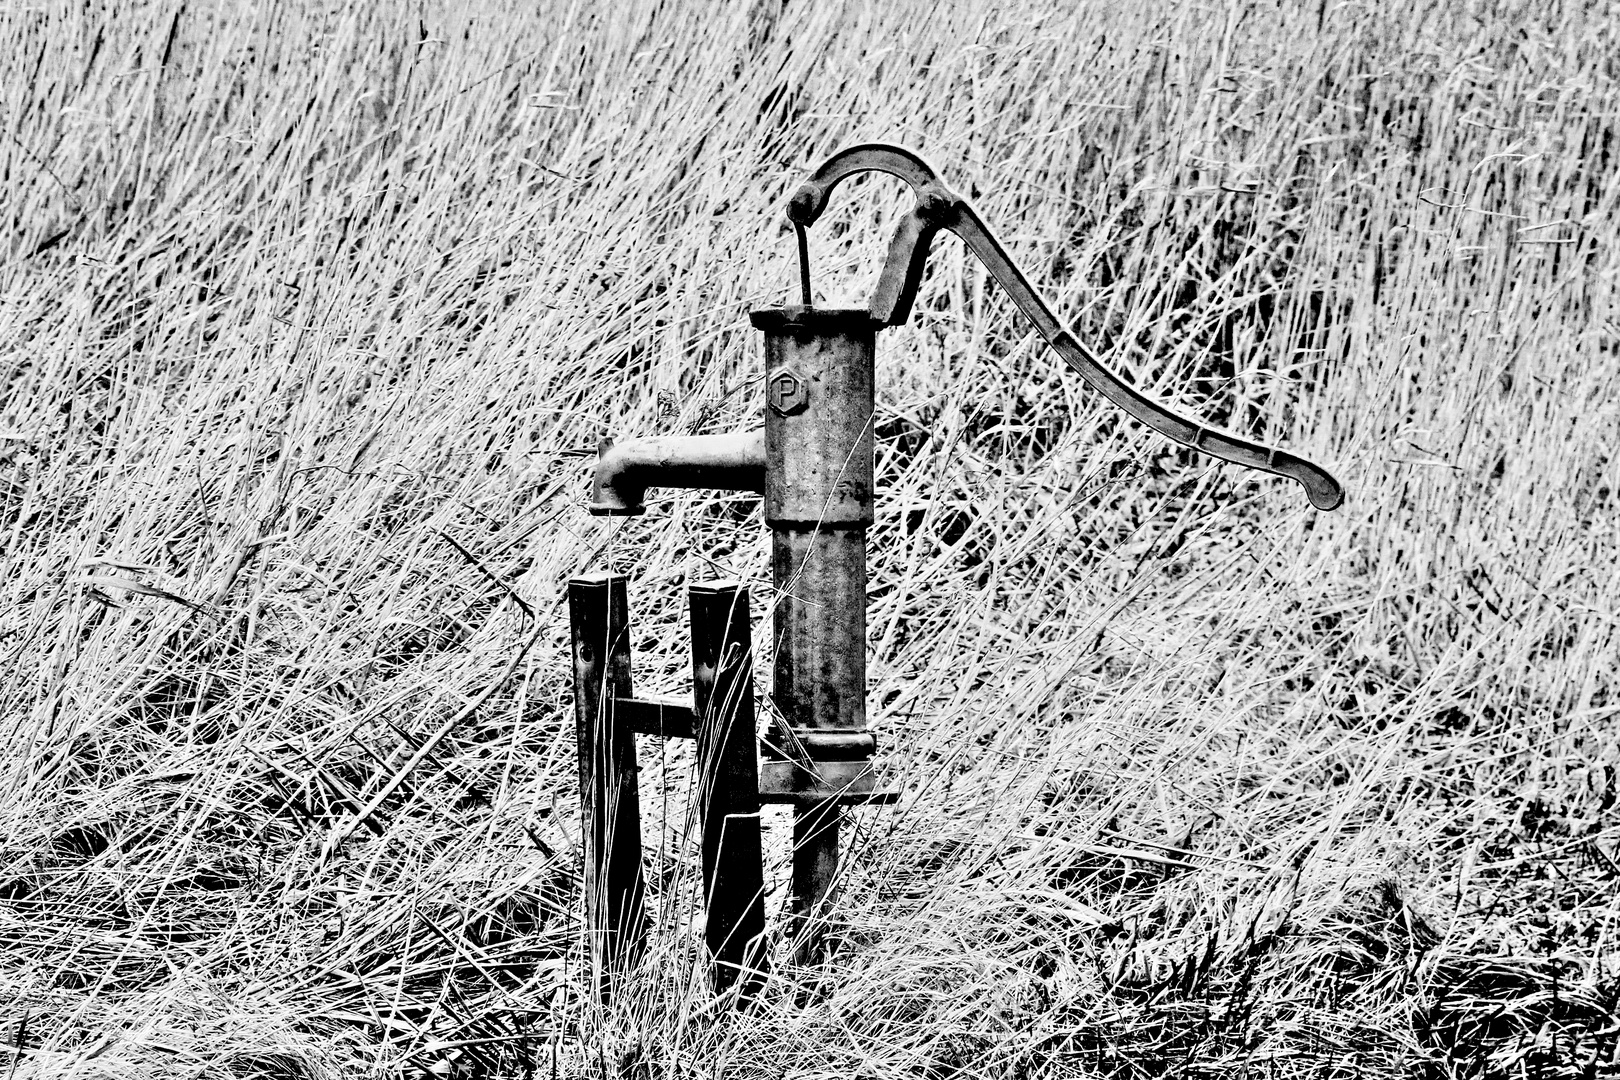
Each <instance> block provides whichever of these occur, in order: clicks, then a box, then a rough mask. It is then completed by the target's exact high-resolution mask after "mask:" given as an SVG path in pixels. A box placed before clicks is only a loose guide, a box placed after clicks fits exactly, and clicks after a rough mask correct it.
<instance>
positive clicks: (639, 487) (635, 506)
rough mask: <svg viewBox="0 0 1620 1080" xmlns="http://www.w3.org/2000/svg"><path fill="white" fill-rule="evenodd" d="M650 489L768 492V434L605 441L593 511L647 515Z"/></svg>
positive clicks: (599, 454)
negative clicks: (645, 512)
mask: <svg viewBox="0 0 1620 1080" xmlns="http://www.w3.org/2000/svg"><path fill="white" fill-rule="evenodd" d="M650 487H673V488H720V489H722V490H726V491H757V492H761V493H763V492H764V490H765V433H764V432H763V431H733V432H728V433H726V434H724V435H661V436H653V437H650V438H642V439H626V440H625V441H624V442H622V443H616V442H614V441H613V440H612V439H603V440H602V442H601V445H600V446H598V447H597V459H596V476H595V478H594V479H593V480H592V481H591V502H590V511H591V513H593V514H596V515H599V516H611V517H628V516H631V515H635V514H640V513H642V512H644V511H645V510H646V509H647V508H646V506H645V505H643V502H644V500H645V499H646V497H647V489H648V488H650Z"/></svg>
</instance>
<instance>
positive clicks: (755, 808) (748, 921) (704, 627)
mask: <svg viewBox="0 0 1620 1080" xmlns="http://www.w3.org/2000/svg"><path fill="white" fill-rule="evenodd" d="M688 599H689V601H690V605H691V617H692V686H693V698H694V702H693V703H694V706H695V708H696V713H697V720H698V723H697V732H696V733H697V757H698V778H697V782H698V812H699V814H700V820H701V821H702V829H703V840H702V848H703V892H704V900H705V904H706V906H707V909H708V917H707V919H706V920H705V924H704V926H705V929H704V938H705V939H706V941H707V943H708V946H709V955H710V957H712V959H713V961H714V968H713V977H714V986H715V990H716V992H720V993H723V992H724V991H726V990H728V989H729V988H731V987H732V986H733V985H735V984H736V983H737V981H738V980H739V979H742V980H743V986H742V990H741V993H742V994H743V996H744V997H748V998H751V997H752V996H753V995H754V993H755V992H756V991H757V990H758V988H759V985H760V984H761V982H763V979H764V974H765V965H766V958H765V951H764V933H765V860H764V854H763V850H762V845H761V841H760V816H759V759H758V753H759V749H758V734H757V732H756V730H755V722H754V664H753V635H752V631H751V629H750V626H749V612H748V588H747V586H745V585H742V584H740V583H738V582H732V581H717V582H709V583H705V584H702V585H693V586H692V587H691V589H690V591H689V593H688Z"/></svg>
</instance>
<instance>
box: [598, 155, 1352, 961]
mask: <svg viewBox="0 0 1620 1080" xmlns="http://www.w3.org/2000/svg"><path fill="white" fill-rule="evenodd" d="M872 170H876V171H880V172H886V173H890V174H892V175H894V176H898V177H900V178H901V179H902V180H905V181H906V182H907V183H909V184H910V185H911V186H912V188H913V189H914V190H915V192H916V194H917V203H916V206H915V208H914V209H913V210H912V211H911V212H910V213H908V214H907V215H906V217H905V218H904V219H902V221H901V223H900V226H899V228H898V230H897V231H896V233H895V236H894V239H893V241H892V242H891V244H890V247H889V255H888V260H887V262H886V264H885V266H884V270H883V272H882V274H881V275H880V277H879V279H878V284H877V287H876V289H875V291H874V294H873V298H872V301H871V303H870V304H869V305H868V306H867V307H866V308H857V309H847V308H844V309H832V308H818V307H815V306H814V305H813V303H812V302H811V290H810V280H809V260H808V254H807V248H806V240H805V229H806V228H807V227H808V226H810V225H812V224H814V222H815V221H816V219H817V218H818V217H819V216H820V215H821V213H822V211H823V210H824V209H825V208H826V205H827V200H828V198H829V196H830V195H831V193H832V191H833V189H834V188H835V187H836V186H837V185H838V184H839V183H840V182H841V181H843V180H845V179H847V178H848V177H850V176H852V175H855V174H856V173H860V172H866V171H872ZM788 217H789V219H790V221H791V222H792V223H793V225H794V227H795V230H796V232H797V234H798V240H799V252H800V271H801V290H802V295H801V299H802V301H803V302H802V303H801V304H799V305H795V306H785V307H780V308H768V309H764V310H760V311H755V312H753V313H752V316H751V318H752V322H753V324H754V326H755V327H756V328H758V329H759V330H761V331H763V332H764V335H765V362H766V381H765V392H766V410H765V428H764V431H763V432H747V433H731V434H724V435H700V436H687V437H658V438H645V439H630V440H627V441H625V442H623V443H618V444H614V443H611V442H608V441H604V443H603V445H602V448H601V452H600V456H599V459H598V461H597V466H596V473H595V478H594V482H593V484H592V489H591V502H590V511H591V512H592V513H593V514H600V515H630V514H639V513H642V512H643V510H644V506H643V500H644V498H645V495H646V491H647V489H649V488H659V487H681V488H719V489H727V490H739V491H754V492H758V493H760V494H761V495H763V497H764V500H763V502H764V517H765V523H766V525H767V526H768V527H769V528H770V530H771V548H772V557H771V579H772V584H773V586H774V589H775V593H776V602H775V606H774V615H773V630H774V641H775V654H774V655H775V662H774V671H773V679H772V700H773V703H774V706H775V713H776V719H775V720H774V721H773V723H772V725H771V728H770V730H769V731H767V733H766V735H765V736H764V738H763V740H756V735H755V728H754V715H755V714H754V702H753V690H752V668H751V664H750V660H749V655H748V654H749V641H750V637H749V635H750V629H749V622H750V620H749V614H748V595H747V590H746V588H744V587H743V586H741V585H739V584H737V583H734V582H716V583H709V584H705V585H698V586H693V588H692V591H691V611H692V631H693V648H694V661H693V663H694V668H693V671H694V700H693V705H691V706H688V705H686V704H685V703H684V702H675V701H661V700H659V701H655V700H650V699H640V698H636V697H635V696H634V695H633V694H632V693H631V684H630V659H629V645H628V618H629V616H628V609H627V602H626V599H625V578H624V577H623V575H602V574H598V575H587V576H583V577H578V578H575V579H573V580H572V581H570V583H569V595H570V610H571V615H572V623H573V642H574V672H575V708H576V722H577V734H578V737H579V752H580V784H581V795H582V798H583V802H584V816H585V819H586V828H585V833H584V835H585V847H586V879H585V885H586V916H587V927H588V929H589V931H590V932H591V934H592V943H593V944H592V950H591V953H592V959H593V965H592V966H593V971H594V972H595V973H596V976H595V977H596V980H597V985H598V987H599V988H600V989H602V990H603V991H604V992H605V988H606V985H607V983H606V979H605V976H606V974H607V973H608V972H610V971H612V970H614V969H616V968H621V967H623V966H624V965H626V964H627V963H629V962H630V961H631V960H632V959H633V958H634V956H635V955H636V954H637V952H638V951H639V949H640V947H641V941H642V939H643V937H644V935H645V921H646V915H645V910H644V901H643V899H642V897H643V892H644V885H643V881H642V877H641V840H640V811H639V802H638V795H637V792H636V786H635V750H634V739H635V735H636V734H638V733H639V734H647V735H661V736H665V737H669V736H675V737H690V738H694V739H696V740H697V743H698V768H699V772H700V776H699V785H698V791H699V814H700V817H701V820H702V829H703V838H702V850H703V872H704V888H705V894H706V901H707V905H708V919H707V922H706V936H707V939H708V944H709V949H710V952H711V954H712V956H713V958H714V960H715V968H714V978H715V984H716V987H717V989H720V990H724V989H726V988H728V987H731V986H733V985H735V984H737V983H738V981H739V979H741V980H742V987H743V990H744V992H745V993H751V992H752V989H753V988H756V987H757V986H758V983H759V979H760V978H761V977H762V976H763V973H764V970H765V951H764V947H763V934H764V927H765V917H764V906H763V905H764V898H763V867H762V860H761V851H762V843H761V835H760V816H759V808H760V805H761V804H762V803H769V802H778V803H790V804H792V805H793V806H794V807H795V820H794V855H793V884H792V893H791V897H790V907H791V913H792V916H793V919H794V923H795V928H796V930H797V931H798V941H799V952H798V956H799V959H800V960H802V961H803V960H810V959H813V958H814V957H815V956H816V955H818V953H819V948H820V946H819V942H818V934H817V928H818V926H819V925H820V923H821V916H822V915H823V913H824V909H825V906H826V904H827V902H828V899H829V892H830V890H831V887H832V885H833V881H834V878H835V876H836V873H837V868H838V833H839V822H840V815H841V813H842V811H841V809H840V808H841V807H843V806H846V805H851V804H859V803H866V802H887V801H892V799H893V795H892V793H888V792H882V791H879V790H878V789H877V785H876V774H875V772H874V771H873V760H874V757H875V754H876V749H877V743H876V739H875V738H874V737H873V735H872V733H871V732H870V731H869V730H868V728H867V724H866V530H867V528H868V527H869V526H870V525H871V524H872V509H873V492H872V484H873V431H872V418H873V392H872V386H873V366H874V358H875V353H876V339H877V331H878V330H880V329H882V328H883V327H886V326H895V325H899V324H901V323H904V322H905V321H906V319H907V318H908V317H909V314H910V311H911V306H912V303H913V301H914V300H915V298H916V294H917V288H918V286H919V284H920V283H921V280H922V274H923V268H924V265H925V263H926V260H927V256H928V250H929V246H930V244H931V243H932V240H933V237H934V235H935V234H936V233H938V232H939V231H940V230H941V229H946V230H949V231H951V232H954V233H956V234H957V235H958V236H959V237H961V239H962V240H963V241H964V242H965V243H966V244H967V245H968V247H969V248H970V249H971V250H973V252H974V253H975V254H977V255H978V256H979V258H980V259H981V260H982V261H983V262H984V264H985V266H986V267H987V268H988V269H989V271H990V273H991V275H992V276H993V277H994V278H995V279H996V281H997V282H998V283H999V284H1000V285H1001V286H1002V287H1003V288H1004V289H1006V290H1007V292H1008V293H1009V294H1010V295H1011V297H1012V299H1013V301H1014V303H1015V304H1016V305H1017V306H1018V308H1019V309H1020V310H1021V311H1022V312H1023V313H1024V315H1025V316H1026V317H1028V318H1029V320H1030V322H1031V323H1033V324H1034V326H1035V329H1036V330H1037V331H1039V332H1040V334H1041V336H1042V337H1043V338H1045V339H1046V341H1047V343H1048V344H1050V345H1051V346H1052V347H1053V348H1054V349H1055V350H1056V351H1057V352H1058V354H1059V355H1060V356H1062V357H1063V359H1064V360H1065V361H1066V362H1067V363H1068V364H1069V365H1070V366H1071V367H1072V368H1074V369H1075V370H1076V371H1077V372H1078V373H1079V374H1080V376H1081V377H1082V378H1083V379H1084V380H1085V381H1086V382H1087V383H1088V384H1090V385H1091V386H1092V387H1093V388H1095V389H1096V390H1098V391H1100V392H1101V393H1102V394H1103V395H1104V396H1105V397H1107V398H1108V399H1109V400H1110V401H1112V402H1113V403H1114V404H1116V405H1118V406H1119V407H1120V408H1122V409H1123V410H1125V411H1126V412H1127V413H1129V414H1131V415H1132V416H1133V417H1135V418H1136V419H1138V420H1140V421H1141V422H1143V423H1144V424H1146V425H1147V426H1148V427H1150V428H1152V429H1153V430H1155V431H1157V432H1159V433H1160V434H1162V435H1164V436H1165V437H1167V438H1169V439H1171V440H1172V441H1174V442H1177V443H1180V444H1182V445H1184V446H1188V447H1191V448H1193V449H1196V450H1200V451H1202V452H1204V453H1206V454H1209V455H1210V456H1212V457H1216V458H1219V459H1221V460H1224V461H1228V462H1232V463H1235V464H1240V465H1244V466H1248V467H1250V468H1255V469H1260V470H1263V471H1266V472H1270V473H1274V474H1276V475H1279V476H1285V477H1288V478H1290V479H1293V480H1296V481H1297V482H1299V483H1300V484H1301V485H1302V486H1303V487H1304V488H1305V491H1306V495H1307V496H1308V498H1309V499H1310V501H1311V503H1312V504H1313V505H1314V506H1316V507H1317V508H1318V509H1321V510H1332V509H1334V508H1336V507H1337V506H1339V505H1340V503H1341V502H1342V501H1343V489H1342V488H1341V487H1340V486H1339V484H1338V482H1337V481H1336V480H1334V479H1333V477H1332V476H1330V475H1329V474H1328V473H1327V471H1326V470H1324V469H1322V468H1321V467H1320V466H1318V465H1315V464H1313V463H1311V462H1309V461H1306V460H1304V459H1303V458H1299V457H1297V456H1295V455H1293V454H1290V453H1288V452H1287V451H1284V450H1281V449H1277V448H1273V447H1269V446H1264V445H1261V444H1259V443H1256V442H1253V441H1251V440H1248V439H1245V438H1242V437H1240V436H1237V435H1233V434H1230V433H1228V432H1224V431H1220V430H1217V429H1213V428H1210V427H1209V426H1207V425H1205V424H1203V423H1201V422H1200V421H1198V420H1196V419H1194V418H1190V417H1186V416H1183V415H1181V414H1179V413H1177V412H1175V411H1173V410H1171V409H1169V408H1167V407H1165V406H1164V405H1162V404H1160V403H1158V402H1157V401H1154V400H1153V399H1151V398H1149V397H1147V396H1146V395H1144V394H1142V393H1141V392H1140V391H1137V390H1136V389H1134V388H1133V387H1131V386H1130V385H1129V384H1127V383H1126V382H1125V381H1124V380H1123V379H1121V378H1120V377H1119V376H1118V375H1117V374H1115V373H1114V372H1113V371H1112V370H1111V369H1110V368H1108V367H1107V366H1106V365H1105V364H1104V363H1103V362H1102V361H1101V360H1100V359H1098V358H1097V357H1096V356H1095V355H1094V354H1093V353H1091V352H1090V350H1088V349H1087V348H1085V346H1083V345H1082V344H1081V343H1080V342H1079V340H1078V339H1077V338H1075V336H1074V335H1073V334H1072V333H1070V332H1069V330H1068V329H1066V328H1065V327H1064V326H1063V325H1062V324H1061V323H1060V322H1059V321H1058V319H1057V317H1056V316H1055V315H1054V314H1053V313H1052V311H1051V309H1050V308H1048V307H1047V305H1046V304H1045V303H1044V302H1043V301H1042V300H1041V299H1040V296H1039V295H1038V294H1037V293H1036V292H1035V290H1034V288H1033V287H1032V286H1031V285H1030V283H1029V281H1028V279H1027V278H1025V277H1024V275H1023V273H1022V272H1021V271H1019V269H1018V267H1017V266H1016V265H1015V264H1014V263H1013V262H1012V260H1011V259H1010V258H1009V257H1008V255H1007V253H1006V251H1005V249H1004V248H1003V247H1002V246H1001V244H1000V243H999V241H997V240H996V238H995V236H994V235H993V234H992V233H991V232H990V230H989V228H988V227H987V226H986V225H985V224H984V222H983V221H982V219H980V218H979V216H978V214H977V212H976V211H975V210H974V209H973V208H972V206H971V205H970V204H968V203H967V201H966V200H964V199H962V198H960V197H959V196H957V195H956V194H955V193H953V192H951V191H950V190H949V189H948V188H946V187H945V186H944V184H943V183H942V182H941V181H940V180H939V177H938V175H937V174H936V173H935V172H934V170H933V169H932V168H931V167H929V166H928V164H927V163H926V162H924V161H923V160H922V158H920V157H919V156H918V155H917V154H915V153H913V152H912V151H909V150H906V149H904V148H902V147H897V146H889V145H885V144H865V145H861V146H855V147H851V148H849V149H846V150H843V151H840V152H839V153H837V154H835V155H833V157H832V158H830V159H829V160H828V161H827V162H826V163H825V164H823V165H822V166H821V168H819V169H818V170H816V172H815V173H814V174H813V175H812V176H811V177H810V178H809V179H808V180H807V181H806V182H805V183H804V184H803V185H802V186H801V187H800V188H799V190H798V192H797V193H796V194H795V195H794V196H793V199H792V201H791V203H790V204H789V207H788Z"/></svg>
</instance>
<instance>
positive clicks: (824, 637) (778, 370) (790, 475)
mask: <svg viewBox="0 0 1620 1080" xmlns="http://www.w3.org/2000/svg"><path fill="white" fill-rule="evenodd" d="M753 321H754V325H755V326H757V327H759V328H760V329H761V330H763V331H765V372H766V374H765V395H766V408H765V524H766V525H767V526H769V527H770V529H771V549H772V551H771V556H772V557H771V562H772V579H773V581H774V583H775V586H776V590H777V597H776V607H775V615H774V631H775V632H774V635H773V641H772V647H773V651H774V671H773V676H774V677H773V685H774V693H773V698H774V701H775V705H776V708H777V711H778V713H779V714H780V716H781V718H782V719H783V721H785V722H786V723H787V725H788V726H789V728H791V729H792V734H793V736H795V737H796V739H797V741H798V742H801V743H802V744H803V748H804V750H805V751H806V752H807V753H808V756H809V757H810V758H811V759H812V760H815V761H822V762H826V763H827V764H829V765H834V766H836V768H834V769H833V770H832V772H833V773H834V774H836V775H837V776H840V777H842V778H843V779H844V780H846V781H847V780H849V779H852V778H853V776H854V774H853V773H851V771H850V769H849V767H848V766H849V765H851V764H853V763H854V761H855V760H856V759H862V758H864V759H869V758H870V757H871V752H870V749H869V748H867V749H866V752H865V753H862V752H861V751H862V749H863V747H864V743H863V742H862V740H860V739H859V738H854V739H852V738H851V736H852V735H855V734H856V733H864V732H865V731H866V529H867V527H868V526H869V525H871V524H872V364H873V356H874V353H875V350H876V344H877V324H876V323H874V322H873V320H872V317H871V316H870V315H869V314H868V313H867V312H866V311H865V310H864V309H862V310H840V309H827V308H795V307H787V308H773V309H769V310H765V311H756V312H754V313H753ZM794 741H795V740H794V739H790V740H789V742H790V743H791V742H794ZM822 772H823V773H826V772H827V770H822ZM846 774H847V775H846ZM827 779H828V780H829V781H830V780H832V779H833V776H830V775H829V776H827Z"/></svg>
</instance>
